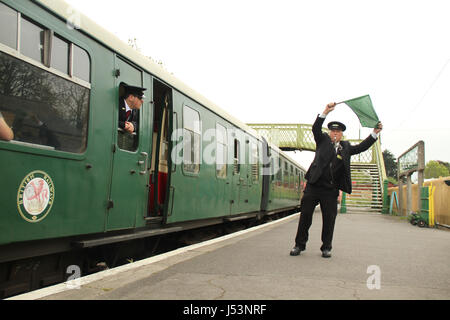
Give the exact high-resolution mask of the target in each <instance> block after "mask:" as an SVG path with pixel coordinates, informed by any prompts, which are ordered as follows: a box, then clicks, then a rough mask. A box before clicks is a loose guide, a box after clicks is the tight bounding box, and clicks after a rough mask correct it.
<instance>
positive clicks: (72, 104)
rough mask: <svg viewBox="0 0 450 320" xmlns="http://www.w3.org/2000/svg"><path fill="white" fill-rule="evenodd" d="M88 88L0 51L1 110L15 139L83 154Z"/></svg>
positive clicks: (86, 123)
mask: <svg viewBox="0 0 450 320" xmlns="http://www.w3.org/2000/svg"><path fill="white" fill-rule="evenodd" d="M89 94H90V90H89V89H88V88H86V87H83V86H80V85H78V84H76V83H73V82H72V81H69V80H66V79H64V78H62V77H59V76H57V75H54V74H52V73H50V72H47V71H45V70H43V69H41V68H39V67H36V66H34V65H31V64H29V63H27V62H25V61H23V60H20V59H17V58H13V57H11V56H9V55H7V54H5V53H3V52H1V51H0V112H1V113H2V114H3V115H4V117H5V120H6V121H7V122H8V124H9V125H10V126H11V127H12V128H13V131H14V139H15V141H21V142H25V143H31V144H33V145H42V146H45V148H47V149H54V150H61V151H66V152H73V153H82V152H84V150H85V149H86V144H87V128H88V112H89Z"/></svg>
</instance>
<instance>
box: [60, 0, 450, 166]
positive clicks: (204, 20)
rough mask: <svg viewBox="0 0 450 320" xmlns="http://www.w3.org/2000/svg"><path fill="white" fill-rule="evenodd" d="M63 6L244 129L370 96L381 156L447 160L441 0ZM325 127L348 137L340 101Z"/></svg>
mask: <svg viewBox="0 0 450 320" xmlns="http://www.w3.org/2000/svg"><path fill="white" fill-rule="evenodd" d="M66 1H67V2H68V3H70V4H71V5H73V6H74V7H75V8H77V9H79V10H80V11H81V12H83V13H84V14H85V15H87V16H89V17H90V18H92V19H93V20H94V21H96V22H97V23H98V24H100V25H101V26H103V27H105V28H106V29H108V30H110V31H111V32H112V33H113V34H115V35H116V36H118V37H119V38H120V39H122V40H123V41H125V42H127V40H128V39H129V38H136V39H137V44H138V46H139V48H140V50H141V53H143V54H144V55H146V56H151V57H152V58H153V59H155V60H161V61H162V62H163V63H164V66H165V68H166V69H167V70H168V71H169V72H171V73H173V74H174V75H175V76H176V77H177V78H179V79H180V80H182V81H183V82H185V83H186V84H187V85H189V86H190V87H191V88H193V89H194V90H196V91H198V92H199V93H201V94H202V95H204V96H205V97H207V98H208V99H210V100H212V101H213V102H215V103H216V104H217V105H219V106H220V107H221V108H222V109H224V110H225V111H227V112H228V113H230V114H232V115H234V116H236V117H237V118H239V119H240V120H242V121H243V122H245V123H309V124H312V123H313V122H314V120H315V118H316V116H317V114H318V113H321V112H322V111H323V109H324V108H325V105H326V104H327V103H328V102H332V101H335V102H339V101H342V100H346V99H351V98H355V97H359V96H362V95H366V94H370V96H371V99H372V102H373V105H374V108H375V110H376V112H377V114H378V117H379V118H380V120H381V121H382V122H383V125H384V130H383V131H382V133H381V141H382V149H383V150H385V149H388V150H390V151H391V152H392V153H393V154H394V156H395V157H398V156H400V154H402V153H403V152H404V151H406V150H407V149H408V148H409V147H411V146H412V145H413V144H415V143H416V142H418V141H419V140H423V141H424V142H425V157H426V161H427V162H428V161H429V160H443V161H447V162H450V143H449V140H450V119H449V110H450V99H449V98H450V18H449V8H450V6H449V2H448V0H443V1H436V0H422V1H414V0H407V1H406V0H405V1H398V0H389V1H385V0H377V1H364V0H355V1H351V0H339V1H336V0H314V1H312V0H311V1H304V0H293V1H287V0H276V1H275V0H272V1H261V0H258V1H249V0H239V1H234V0H226V1H225V0H220V1H217V0H195V1H194V0H158V1H151V0H145V1H144V0H127V1H123V0H66ZM331 120H339V121H342V122H344V123H345V124H346V125H347V128H348V130H347V131H346V133H345V134H346V137H347V138H358V135H359V128H360V127H359V121H358V119H357V117H356V115H354V114H353V112H352V111H351V110H350V108H348V107H347V106H346V105H339V106H337V108H336V110H335V111H334V112H333V113H331V114H330V115H329V116H328V118H327V120H326V123H328V121H331ZM371 131H372V130H371V129H367V128H362V129H361V138H365V137H366V136H367V135H368V134H369V133H370V132H371ZM313 156H314V154H313V153H312V152H307V151H304V152H301V153H300V152H297V153H296V155H295V156H294V158H295V159H297V160H299V162H300V163H301V164H302V165H303V166H304V167H305V168H307V167H308V166H309V164H310V162H311V160H312V159H313Z"/></svg>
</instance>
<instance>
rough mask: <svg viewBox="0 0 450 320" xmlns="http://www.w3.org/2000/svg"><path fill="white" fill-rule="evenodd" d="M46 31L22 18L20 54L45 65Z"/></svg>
mask: <svg viewBox="0 0 450 320" xmlns="http://www.w3.org/2000/svg"><path fill="white" fill-rule="evenodd" d="M44 31H45V30H44V29H43V28H42V27H40V26H38V25H36V24H34V23H32V22H30V21H28V20H26V19H25V18H23V17H22V19H21V24H20V52H21V53H22V54H23V55H25V56H27V57H29V58H31V59H34V60H36V61H39V62H41V63H44V33H45V32H44Z"/></svg>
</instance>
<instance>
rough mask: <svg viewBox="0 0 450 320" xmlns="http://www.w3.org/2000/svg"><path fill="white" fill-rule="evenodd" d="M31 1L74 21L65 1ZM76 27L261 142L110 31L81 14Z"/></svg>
mask: <svg viewBox="0 0 450 320" xmlns="http://www.w3.org/2000/svg"><path fill="white" fill-rule="evenodd" d="M33 1H35V2H37V3H39V4H40V5H42V6H43V7H45V8H47V9H48V10H50V11H51V12H53V13H54V14H56V15H58V16H59V17H61V18H62V19H63V20H65V21H70V20H71V18H73V7H72V6H71V5H69V4H68V3H67V2H65V1H64V0H33ZM77 14H78V13H77ZM77 23H79V26H77V29H78V30H79V31H81V32H84V33H86V34H87V35H88V36H90V37H92V38H93V39H95V40H96V41H98V42H100V43H101V44H103V45H105V46H106V47H108V48H110V49H111V50H112V51H114V52H116V53H118V54H120V55H122V56H123V57H125V58H127V59H129V60H130V61H132V62H134V63H135V64H137V65H138V66H140V67H141V68H143V69H144V70H146V71H147V72H149V73H151V74H152V75H154V76H156V77H157V78H159V79H160V80H163V81H164V82H166V83H167V84H169V85H171V86H172V87H173V88H174V89H176V90H178V91H180V92H182V93H184V94H186V95H187V96H188V97H189V98H191V99H193V100H195V101H197V102H198V103H200V104H202V105H203V106H205V107H206V108H208V109H210V110H211V111H213V112H215V113H216V114H218V115H220V116H221V117H223V118H224V119H226V120H228V121H230V122H231V123H233V124H235V125H237V126H238V127H239V128H241V129H242V130H244V131H246V132H247V133H249V134H251V135H253V136H255V137H257V138H259V139H261V138H262V136H261V135H260V134H259V133H258V132H257V131H256V130H254V129H253V128H251V127H250V126H248V125H247V124H245V123H243V122H242V121H241V120H239V119H237V118H236V117H234V116H232V115H230V114H229V113H227V112H226V111H224V110H223V109H221V108H220V107H219V106H217V105H216V104H215V103H213V102H212V101H210V100H209V99H207V98H206V97H204V96H203V95H201V94H200V93H198V92H197V91H195V90H194V89H192V88H190V87H189V86H188V85H186V84H185V83H183V82H182V81H181V80H179V79H177V78H176V77H175V76H173V75H172V74H170V73H169V72H167V71H166V70H164V69H163V68H162V67H161V66H160V65H158V64H156V63H155V62H153V61H152V60H151V59H149V58H148V57H146V56H144V55H143V54H141V53H139V52H138V51H136V50H135V49H133V48H132V47H130V46H129V45H128V44H126V43H124V42H123V41H122V40H120V39H119V38H118V37H117V36H115V35H114V34H112V33H111V32H110V31H108V30H106V29H105V28H103V27H101V26H100V25H98V24H97V23H96V22H94V21H92V20H91V19H90V18H89V17H87V16H86V15H84V14H83V13H82V12H79V16H78V15H77ZM270 146H271V148H272V149H275V150H276V151H277V152H279V153H282V154H283V155H284V156H285V157H286V158H288V159H289V160H290V161H292V162H294V163H295V164H297V165H298V166H299V167H300V168H302V167H301V166H300V165H299V164H298V163H297V162H296V161H295V160H293V159H292V158H290V157H289V156H288V155H287V154H286V153H284V152H283V151H282V150H280V149H279V148H278V147H277V146H275V145H273V144H270Z"/></svg>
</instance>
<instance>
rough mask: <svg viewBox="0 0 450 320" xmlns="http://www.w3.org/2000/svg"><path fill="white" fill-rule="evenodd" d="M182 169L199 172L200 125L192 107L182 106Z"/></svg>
mask: <svg viewBox="0 0 450 320" xmlns="http://www.w3.org/2000/svg"><path fill="white" fill-rule="evenodd" d="M183 141H184V142H183V169H184V171H186V172H190V173H199V172H200V149H201V145H200V143H201V125H200V114H199V113H198V112H197V111H195V110H194V109H192V108H190V107H188V106H184V108H183Z"/></svg>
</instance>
